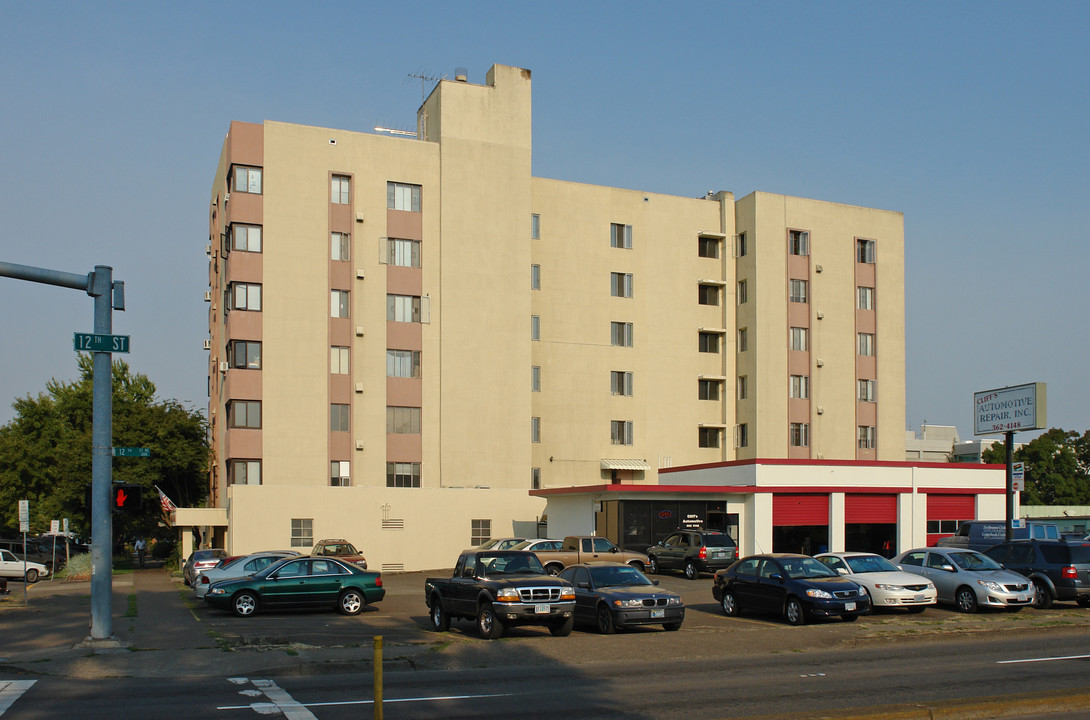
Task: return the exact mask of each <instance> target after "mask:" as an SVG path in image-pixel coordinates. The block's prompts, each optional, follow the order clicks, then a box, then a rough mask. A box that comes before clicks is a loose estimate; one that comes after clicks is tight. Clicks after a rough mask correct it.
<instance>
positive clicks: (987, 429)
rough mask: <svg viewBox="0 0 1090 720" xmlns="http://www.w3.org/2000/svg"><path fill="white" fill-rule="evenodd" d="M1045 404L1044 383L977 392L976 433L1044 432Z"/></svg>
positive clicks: (974, 431)
mask: <svg viewBox="0 0 1090 720" xmlns="http://www.w3.org/2000/svg"><path fill="white" fill-rule="evenodd" d="M1045 404H1046V403H1045V384H1044V383H1029V384H1028V385H1015V386H1014V387H1005V388H999V389H998V390H985V391H984V392H978V393H973V418H974V420H973V424H974V428H973V434H974V435H992V434H995V433H1005V432H1018V431H1019V430H1044V429H1045V423H1046V422H1047V421H1046V420H1045Z"/></svg>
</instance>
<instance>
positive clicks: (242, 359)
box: [227, 340, 261, 370]
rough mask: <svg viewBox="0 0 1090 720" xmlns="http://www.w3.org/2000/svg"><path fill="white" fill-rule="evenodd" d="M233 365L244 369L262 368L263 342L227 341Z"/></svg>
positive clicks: (228, 353) (228, 354)
mask: <svg viewBox="0 0 1090 720" xmlns="http://www.w3.org/2000/svg"><path fill="white" fill-rule="evenodd" d="M227 356H228V357H230V358H231V367H233V368H241V369H243V370H260V369H261V343H259V342H254V341H252V340H232V341H231V342H229V343H227Z"/></svg>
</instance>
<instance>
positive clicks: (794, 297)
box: [789, 280, 807, 303]
mask: <svg viewBox="0 0 1090 720" xmlns="http://www.w3.org/2000/svg"><path fill="white" fill-rule="evenodd" d="M806 285H807V282H806V281H805V280H792V281H791V293H790V296H789V299H790V300H791V302H794V303H804V302H806Z"/></svg>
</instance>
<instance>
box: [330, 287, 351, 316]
mask: <svg viewBox="0 0 1090 720" xmlns="http://www.w3.org/2000/svg"><path fill="white" fill-rule="evenodd" d="M329 316H330V317H335V318H346V317H348V291H347V290H330V291H329Z"/></svg>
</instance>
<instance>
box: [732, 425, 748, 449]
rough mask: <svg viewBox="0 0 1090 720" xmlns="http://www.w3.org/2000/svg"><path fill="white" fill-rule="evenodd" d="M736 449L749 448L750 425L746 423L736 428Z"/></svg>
mask: <svg viewBox="0 0 1090 720" xmlns="http://www.w3.org/2000/svg"><path fill="white" fill-rule="evenodd" d="M734 447H740V448H744V447H749V425H747V424H746V423H742V424H741V425H735V426H734Z"/></svg>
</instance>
